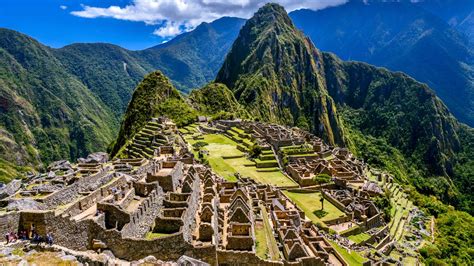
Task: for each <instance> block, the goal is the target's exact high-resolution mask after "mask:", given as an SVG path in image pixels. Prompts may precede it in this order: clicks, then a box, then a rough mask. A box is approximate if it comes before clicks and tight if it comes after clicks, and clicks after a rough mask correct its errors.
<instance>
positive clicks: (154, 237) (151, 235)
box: [145, 232, 170, 240]
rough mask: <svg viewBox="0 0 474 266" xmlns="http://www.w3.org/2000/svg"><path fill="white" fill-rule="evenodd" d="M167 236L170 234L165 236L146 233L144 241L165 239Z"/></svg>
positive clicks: (163, 234)
mask: <svg viewBox="0 0 474 266" xmlns="http://www.w3.org/2000/svg"><path fill="white" fill-rule="evenodd" d="M169 235H170V234H167V233H153V232H148V233H146V236H145V239H149V240H152V239H157V238H160V237H165V236H169Z"/></svg>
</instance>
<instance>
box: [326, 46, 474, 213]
mask: <svg viewBox="0 0 474 266" xmlns="http://www.w3.org/2000/svg"><path fill="white" fill-rule="evenodd" d="M324 59H325V61H324V62H325V66H326V73H327V74H326V80H327V84H328V89H329V91H330V94H331V95H332V96H333V98H334V99H335V101H336V102H337V103H338V104H339V105H340V106H341V107H342V108H343V109H345V111H344V112H343V113H344V118H345V119H344V120H345V122H346V126H347V127H348V128H349V129H350V130H349V131H351V132H352V134H351V136H350V137H349V139H351V137H352V138H353V139H352V141H351V143H352V144H353V145H352V146H353V148H354V150H355V151H356V153H357V154H359V155H361V156H362V157H363V158H365V159H366V160H367V161H368V162H370V163H373V164H375V165H377V166H381V167H384V168H385V169H388V170H391V171H392V173H394V174H396V175H397V176H398V177H399V178H400V180H404V181H408V180H409V181H411V183H413V184H414V185H415V186H416V187H417V189H418V190H419V191H420V192H423V193H425V194H431V195H436V196H437V197H438V198H440V199H442V200H443V201H444V202H446V203H449V204H452V205H454V206H457V207H462V206H464V207H465V210H466V211H469V212H471V213H472V212H473V210H471V208H472V207H468V206H469V205H470V204H469V199H468V198H469V197H470V196H467V197H464V196H461V197H459V195H460V194H459V193H458V190H460V189H462V190H463V191H464V192H465V193H467V194H469V192H467V190H464V189H463V188H462V186H459V185H458V186H455V184H460V183H459V182H458V181H457V180H460V179H463V180H464V182H466V181H468V180H470V179H471V180H472V176H471V177H469V169H472V162H471V166H469V159H467V158H472V157H474V153H473V150H472V148H471V149H469V148H468V147H469V144H468V141H466V140H465V141H461V139H460V137H459V135H460V133H461V132H464V133H463V136H464V137H463V139H466V138H469V137H471V138H472V135H473V134H472V130H471V131H469V132H468V131H466V130H462V128H464V126H462V125H460V124H459V123H458V122H457V121H456V120H455V119H454V117H453V116H452V115H451V114H450V113H449V111H448V110H447V108H446V107H445V106H444V104H443V103H442V102H441V101H440V100H439V99H438V98H437V97H436V96H435V95H434V93H433V92H432V91H431V90H430V89H429V88H428V87H426V85H423V84H420V83H418V82H416V81H414V80H413V79H411V78H409V77H408V76H406V75H403V74H401V73H391V72H389V71H386V70H383V69H377V68H375V67H372V66H369V65H366V64H363V63H355V62H342V61H340V60H339V59H337V58H336V57H335V56H333V55H331V54H325V55H324ZM471 146H472V145H471ZM461 154H462V155H461ZM461 157H463V158H464V159H463V160H461V161H460V159H461ZM471 171H472V170H471ZM461 176H463V177H461ZM453 181H454V184H453V183H452V182H453ZM460 199H461V200H467V202H461V201H460Z"/></svg>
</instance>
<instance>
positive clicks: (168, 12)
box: [71, 0, 347, 38]
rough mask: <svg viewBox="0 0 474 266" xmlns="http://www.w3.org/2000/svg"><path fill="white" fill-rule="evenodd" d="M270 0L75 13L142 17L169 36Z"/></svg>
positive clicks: (303, 3) (161, 1)
mask: <svg viewBox="0 0 474 266" xmlns="http://www.w3.org/2000/svg"><path fill="white" fill-rule="evenodd" d="M346 1H347V0H275V1H274V2H277V3H279V4H281V5H283V6H284V7H285V8H286V10H287V11H292V10H296V9H300V8H310V9H321V8H324V7H327V6H334V5H338V4H342V3H344V2H346ZM267 2H268V0H133V1H132V2H131V4H129V5H126V6H124V7H120V6H109V7H106V8H102V7H93V6H83V9H82V10H79V11H73V12H71V14H73V15H75V16H79V17H84V18H97V17H106V18H114V19H120V20H128V21H142V22H145V23H146V24H151V25H160V26H158V28H157V29H156V30H155V31H154V34H156V35H158V36H161V37H164V38H169V37H172V36H176V35H177V34H180V33H182V32H185V31H189V30H192V29H194V28H195V27H196V26H197V25H199V24H200V23H202V22H211V21H213V20H215V19H218V18H220V17H223V16H232V17H242V18H249V17H250V16H252V14H253V13H254V12H255V11H257V9H258V8H259V7H261V6H262V5H264V4H265V3H267Z"/></svg>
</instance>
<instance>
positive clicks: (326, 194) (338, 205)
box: [322, 190, 346, 211]
mask: <svg viewBox="0 0 474 266" xmlns="http://www.w3.org/2000/svg"><path fill="white" fill-rule="evenodd" d="M322 195H323V197H324V198H325V199H326V200H328V201H329V202H331V203H332V204H333V205H334V206H336V208H338V209H339V210H341V211H344V210H345V209H346V206H344V204H342V203H341V202H339V201H338V200H337V199H335V198H334V197H333V196H331V194H329V193H327V192H326V191H324V190H323V191H322Z"/></svg>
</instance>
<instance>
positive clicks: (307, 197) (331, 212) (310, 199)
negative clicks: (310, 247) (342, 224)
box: [283, 191, 345, 223]
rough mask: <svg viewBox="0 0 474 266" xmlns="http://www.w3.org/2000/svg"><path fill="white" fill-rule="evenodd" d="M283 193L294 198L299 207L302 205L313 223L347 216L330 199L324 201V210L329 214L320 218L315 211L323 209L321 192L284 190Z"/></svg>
mask: <svg viewBox="0 0 474 266" xmlns="http://www.w3.org/2000/svg"><path fill="white" fill-rule="evenodd" d="M283 193H284V194H285V195H286V196H288V197H289V198H290V199H291V200H293V201H294V202H295V203H296V205H298V207H300V208H301V209H302V210H303V211H304V212H305V214H306V216H307V217H308V218H309V219H310V220H311V221H313V223H318V222H319V223H321V222H323V223H324V221H327V220H332V219H335V218H338V217H341V216H345V213H344V212H342V211H341V210H339V209H338V208H337V207H336V206H334V205H333V204H332V203H331V202H329V201H328V200H325V201H324V210H325V211H326V212H327V214H326V215H325V216H324V217H321V218H319V217H318V216H317V215H316V214H315V213H316V212H317V211H318V210H321V201H320V200H321V197H322V196H321V193H320V192H312V193H300V192H289V191H283Z"/></svg>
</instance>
